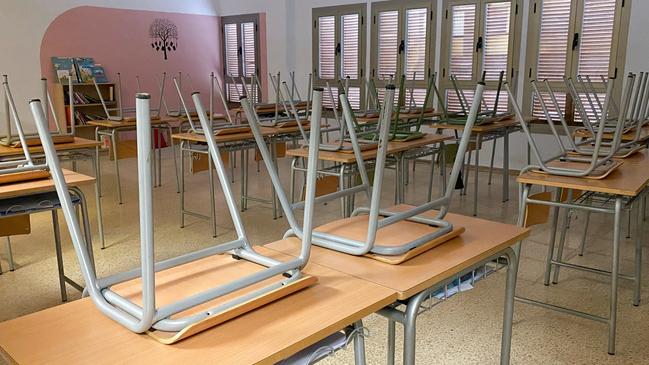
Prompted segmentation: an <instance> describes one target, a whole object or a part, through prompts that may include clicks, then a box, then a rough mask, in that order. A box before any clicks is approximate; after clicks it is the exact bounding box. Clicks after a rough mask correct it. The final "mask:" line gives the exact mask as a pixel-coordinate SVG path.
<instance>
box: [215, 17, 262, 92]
mask: <svg viewBox="0 0 649 365" xmlns="http://www.w3.org/2000/svg"><path fill="white" fill-rule="evenodd" d="M221 19H222V20H221V22H222V24H223V28H222V33H223V55H224V65H223V79H224V80H225V84H226V87H225V94H226V98H227V100H228V101H230V102H238V101H239V96H240V95H241V96H243V94H244V83H245V90H246V93H245V94H246V95H248V97H252V99H253V100H255V101H256V102H258V101H259V100H261V95H260V91H261V89H260V80H259V66H258V65H259V31H258V28H259V17H258V15H257V14H250V15H236V16H226V17H223V18H221ZM253 76H254V78H255V82H254V83H253ZM251 84H252V85H253V86H252V88H251Z"/></svg>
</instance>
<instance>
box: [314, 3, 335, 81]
mask: <svg viewBox="0 0 649 365" xmlns="http://www.w3.org/2000/svg"><path fill="white" fill-rule="evenodd" d="M318 44H319V51H318V52H319V55H318V77H319V78H320V79H323V80H333V79H334V78H335V77H336V17H334V16H324V17H320V18H318Z"/></svg>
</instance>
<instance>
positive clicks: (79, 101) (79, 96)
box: [65, 91, 112, 105]
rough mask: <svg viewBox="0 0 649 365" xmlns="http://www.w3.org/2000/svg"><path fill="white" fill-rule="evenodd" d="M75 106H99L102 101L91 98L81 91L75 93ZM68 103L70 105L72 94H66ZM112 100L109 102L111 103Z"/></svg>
mask: <svg viewBox="0 0 649 365" xmlns="http://www.w3.org/2000/svg"><path fill="white" fill-rule="evenodd" d="M73 95H74V104H75V105H83V104H99V103H100V102H101V100H99V98H96V97H94V96H90V95H87V94H84V93H82V92H80V91H75V92H74V94H73ZM65 100H66V102H67V103H69V101H70V92H69V91H67V92H66V99H65ZM111 101H112V100H108V102H111Z"/></svg>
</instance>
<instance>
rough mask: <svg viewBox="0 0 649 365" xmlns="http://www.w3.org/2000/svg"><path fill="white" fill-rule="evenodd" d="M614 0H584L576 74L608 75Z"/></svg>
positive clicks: (613, 22)
mask: <svg viewBox="0 0 649 365" xmlns="http://www.w3.org/2000/svg"><path fill="white" fill-rule="evenodd" d="M615 3H616V1H615V0H584V10H583V17H582V29H581V36H580V38H581V39H580V44H579V64H578V66H577V74H578V75H583V76H585V75H590V76H595V77H597V78H598V79H599V76H600V75H608V73H609V72H608V71H609V65H610V60H611V46H612V44H613V26H614V24H615Z"/></svg>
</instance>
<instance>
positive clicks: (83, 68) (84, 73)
mask: <svg viewBox="0 0 649 365" xmlns="http://www.w3.org/2000/svg"><path fill="white" fill-rule="evenodd" d="M74 63H75V65H76V66H77V67H76V69H77V79H78V80H79V82H81V83H90V82H92V78H93V77H94V68H95V60H94V59H93V58H91V57H75V58H74ZM97 82H99V81H97Z"/></svg>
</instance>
